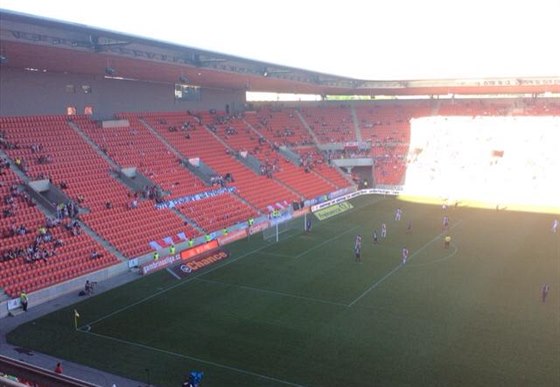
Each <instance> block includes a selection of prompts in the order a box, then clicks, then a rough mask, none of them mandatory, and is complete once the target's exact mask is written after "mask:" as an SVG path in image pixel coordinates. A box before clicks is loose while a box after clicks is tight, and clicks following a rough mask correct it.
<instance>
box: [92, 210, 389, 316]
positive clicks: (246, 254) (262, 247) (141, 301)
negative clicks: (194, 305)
mask: <svg viewBox="0 0 560 387" xmlns="http://www.w3.org/2000/svg"><path fill="white" fill-rule="evenodd" d="M379 201H380V200H378V201H374V202H371V203H367V204H365V205H362V206H359V207H354V208H353V210H355V209H361V208H364V207H368V206H371V205H374V204H376V203H378V202H379ZM332 219H334V218H330V219H326V220H325V222H329V221H330V220H332ZM296 235H299V234H294V235H290V236H289V237H288V238H287V239H290V238H293V237H294V236H296ZM268 247H270V245H264V246H261V247H258V248H256V249H253V250H251V251H249V252H247V253H245V254H242V255H240V256H239V257H237V258H234V259H231V260H228V261H226V262H225V263H224V264H221V265H219V264H216V266H214V267H213V268H211V269H209V270H206V271H204V272H202V273H200V274H195V275H193V276H192V277H190V278H188V279H186V280H184V281H180V282H178V283H177V284H175V285H172V286H170V287H168V288H165V289H162V290H161V291H158V292H156V293H154V294H152V295H149V296H147V297H144V298H143V299H141V300H139V301H136V302H134V303H132V304H128V305H126V306H123V307H122V308H119V309H117V310H115V311H113V312H111V313H109V314H107V315H105V316H103V317H100V318H98V319H97V320H93V321H91V322H89V323H88V325H90V326H93V325H94V324H97V323H99V322H101V321H103V320H106V319H107V318H109V317H112V316H114V315H116V314H119V313H121V312H124V311H125V310H128V309H130V308H132V307H135V306H136V305H140V304H142V303H144V302H146V301H149V300H151V299H152V298H155V297H158V296H160V295H162V294H164V293H167V292H168V291H170V290H173V289H175V288H176V287H179V286H182V285H185V284H187V283H189V282H191V281H192V280H194V279H195V278H197V277H198V276H200V275H205V274H208V273H211V272H213V271H214V270H218V269H220V268H222V267H224V266H227V265H229V264H231V263H234V262H237V261H239V260H240V259H242V258H245V257H247V256H249V255H251V254H253V253H256V252H258V251H260V250H264V249H266V248H268Z"/></svg>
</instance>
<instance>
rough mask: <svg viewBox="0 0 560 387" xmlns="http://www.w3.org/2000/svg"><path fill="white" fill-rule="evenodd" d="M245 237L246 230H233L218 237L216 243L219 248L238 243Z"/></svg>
mask: <svg viewBox="0 0 560 387" xmlns="http://www.w3.org/2000/svg"><path fill="white" fill-rule="evenodd" d="M246 236H247V229H242V230H234V231H230V232H229V233H227V235H221V236H219V237H218V243H219V244H220V246H223V245H227V244H228V243H231V242H235V241H238V240H240V239H243V238H245V237H246Z"/></svg>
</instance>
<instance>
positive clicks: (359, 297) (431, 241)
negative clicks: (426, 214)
mask: <svg viewBox="0 0 560 387" xmlns="http://www.w3.org/2000/svg"><path fill="white" fill-rule="evenodd" d="M461 223H462V221H459V222H457V223H455V224H454V225H453V226H451V227H450V229H449V230H451V229H453V228H455V227H457V226H458V225H460V224H461ZM445 233H447V231H445V232H442V233H439V234H438V235H437V236H436V237H435V238H433V239H432V240H430V241H429V242H427V243H426V244H424V246H422V247H420V248H419V249H418V250H416V251H415V252H414V253H413V254H412V255H411V256H410V257H408V260H409V261H411V260H412V258H414V257H415V256H417V255H418V254H419V253H420V252H421V251H422V250H424V249H425V248H426V247H428V246H429V245H431V244H432V243H434V242H435V241H437V240H438V239H440V238H441V236H442V235H443V234H445ZM405 266H406V264H403V263H401V264H399V265H398V266H396V267H394V268H393V269H392V270H391V271H390V272H388V273H387V274H385V275H384V276H383V277H381V279H379V280H377V281H375V282H374V283H373V284H372V285H371V286H370V287H369V288H367V289H366V290H364V292H363V293H362V294H360V295H359V296H358V297H356V298H355V299H354V300H353V301H352V302H350V303H349V304H348V307H352V306H353V305H354V304H355V303H356V302H358V301H360V300H361V299H362V298H363V297H365V296H366V295H367V294H368V293H369V292H371V291H372V290H373V289H375V288H376V287H377V286H379V285H380V284H381V283H382V282H383V281H385V280H386V279H387V278H389V277H390V276H392V275H393V274H395V273H396V272H397V271H399V269H401V268H403V267H405Z"/></svg>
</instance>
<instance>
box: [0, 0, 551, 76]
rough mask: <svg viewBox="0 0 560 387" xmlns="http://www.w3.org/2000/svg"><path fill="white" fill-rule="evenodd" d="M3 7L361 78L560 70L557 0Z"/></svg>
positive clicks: (164, 0)
mask: <svg viewBox="0 0 560 387" xmlns="http://www.w3.org/2000/svg"><path fill="white" fill-rule="evenodd" d="M0 8H2V9H4V10H9V11H16V12H21V13H26V14H31V15H35V16H42V17H46V18H50V19H56V20H62V21H69V22H73V23H78V24H83V25H87V26H91V27H97V28H101V29H106V30H111V31H115V32H122V33H127V34H132V35H137V36H141V37H147V38H151V39H154V40H161V41H165V42H172V43H177V44H180V45H184V46H188V47H193V48H199V49H204V50H209V51H214V52H218V53H223V54H229V55H235V56H238V57H242V58H247V59H255V60H258V61H263V62H267V63H272V64H278V65H285V66H290V67H296V68H299V69H305V70H311V71H315V72H320V73H324V74H332V75H339V76H346V77H351V78H357V79H367V80H413V79H456V78H486V77H515V78H517V77H531V76H545V77H557V76H560V49H559V48H558V47H559V41H560V39H559V36H560V22H559V20H560V16H559V15H560V0H530V1H529V0H523V1H521V0H509V1H508V0H461V1H459V0H455V1H453V0H383V1H380V0H344V1H340V0H338V1H332V0H323V1H320V0H307V1H306V0H282V1H274V2H272V1H267V0H260V1H259V0H236V1H233V0H198V1H188V0H183V1H181V0H159V1H134V2H129V1H118V0H112V1H108V0H97V1H87V2H86V1H81V0H73V1H68V0H50V1H45V0H2V1H1V3H0Z"/></svg>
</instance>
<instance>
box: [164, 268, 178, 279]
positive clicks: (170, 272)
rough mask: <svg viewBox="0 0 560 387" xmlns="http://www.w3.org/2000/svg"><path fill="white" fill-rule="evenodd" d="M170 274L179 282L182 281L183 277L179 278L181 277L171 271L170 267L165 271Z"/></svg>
mask: <svg viewBox="0 0 560 387" xmlns="http://www.w3.org/2000/svg"><path fill="white" fill-rule="evenodd" d="M165 270H166V271H167V272H168V273H169V274H171V275H172V276H173V277H175V278H177V279H178V280H180V279H181V277H179V275H177V273H175V272H174V271H173V270H171V267H168V268H166V269H165Z"/></svg>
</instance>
